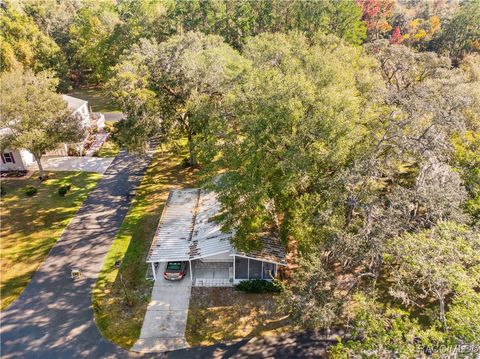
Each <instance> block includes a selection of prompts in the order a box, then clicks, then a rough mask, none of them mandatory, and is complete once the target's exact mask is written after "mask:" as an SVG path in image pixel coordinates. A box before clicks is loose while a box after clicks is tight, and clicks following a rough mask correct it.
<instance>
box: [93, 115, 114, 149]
mask: <svg viewBox="0 0 480 359" xmlns="http://www.w3.org/2000/svg"><path fill="white" fill-rule="evenodd" d="M105 130H106V131H107V132H112V130H113V124H112V123H110V122H106V123H105ZM118 152H120V147H118V146H117V145H116V144H115V143H114V142H113V141H112V139H111V137H109V138H108V139H107V140H106V141H105V143H104V144H103V146H102V147H101V148H100V149H99V150H98V151H95V153H94V154H93V155H94V156H95V157H115V156H116V155H118Z"/></svg>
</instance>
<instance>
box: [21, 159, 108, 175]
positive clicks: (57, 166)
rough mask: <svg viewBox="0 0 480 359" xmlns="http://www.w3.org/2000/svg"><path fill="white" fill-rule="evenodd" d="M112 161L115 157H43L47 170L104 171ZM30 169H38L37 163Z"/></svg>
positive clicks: (44, 166) (43, 163) (44, 167)
mask: <svg viewBox="0 0 480 359" xmlns="http://www.w3.org/2000/svg"><path fill="white" fill-rule="evenodd" d="M112 161H113V157H112V158H99V157H74V156H67V157H56V156H44V157H42V165H43V169H44V170H45V171H84V172H98V173H104V172H105V171H106V170H107V168H108V166H110V164H111V163H112ZM30 169H32V170H37V169H38V166H37V164H36V163H35V162H34V163H33V164H32V166H31V167H30Z"/></svg>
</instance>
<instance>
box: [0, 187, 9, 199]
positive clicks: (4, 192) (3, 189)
mask: <svg viewBox="0 0 480 359" xmlns="http://www.w3.org/2000/svg"><path fill="white" fill-rule="evenodd" d="M6 193H7V191H5V187H3V186H2V185H0V195H2V196H5V194H6Z"/></svg>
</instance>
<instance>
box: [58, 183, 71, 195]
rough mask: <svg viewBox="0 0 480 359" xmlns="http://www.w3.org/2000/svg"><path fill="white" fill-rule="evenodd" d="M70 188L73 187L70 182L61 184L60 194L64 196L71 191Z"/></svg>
mask: <svg viewBox="0 0 480 359" xmlns="http://www.w3.org/2000/svg"><path fill="white" fill-rule="evenodd" d="M70 188H72V185H70V184H66V185H63V186H60V188H59V189H58V194H59V195H60V196H62V197H64V196H65V195H66V194H67V192H68V191H70Z"/></svg>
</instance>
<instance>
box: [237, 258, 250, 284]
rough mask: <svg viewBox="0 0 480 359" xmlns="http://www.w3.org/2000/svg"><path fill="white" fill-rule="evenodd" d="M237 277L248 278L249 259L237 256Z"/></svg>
mask: <svg viewBox="0 0 480 359" xmlns="http://www.w3.org/2000/svg"><path fill="white" fill-rule="evenodd" d="M235 278H236V279H248V259H247V258H242V257H235Z"/></svg>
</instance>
